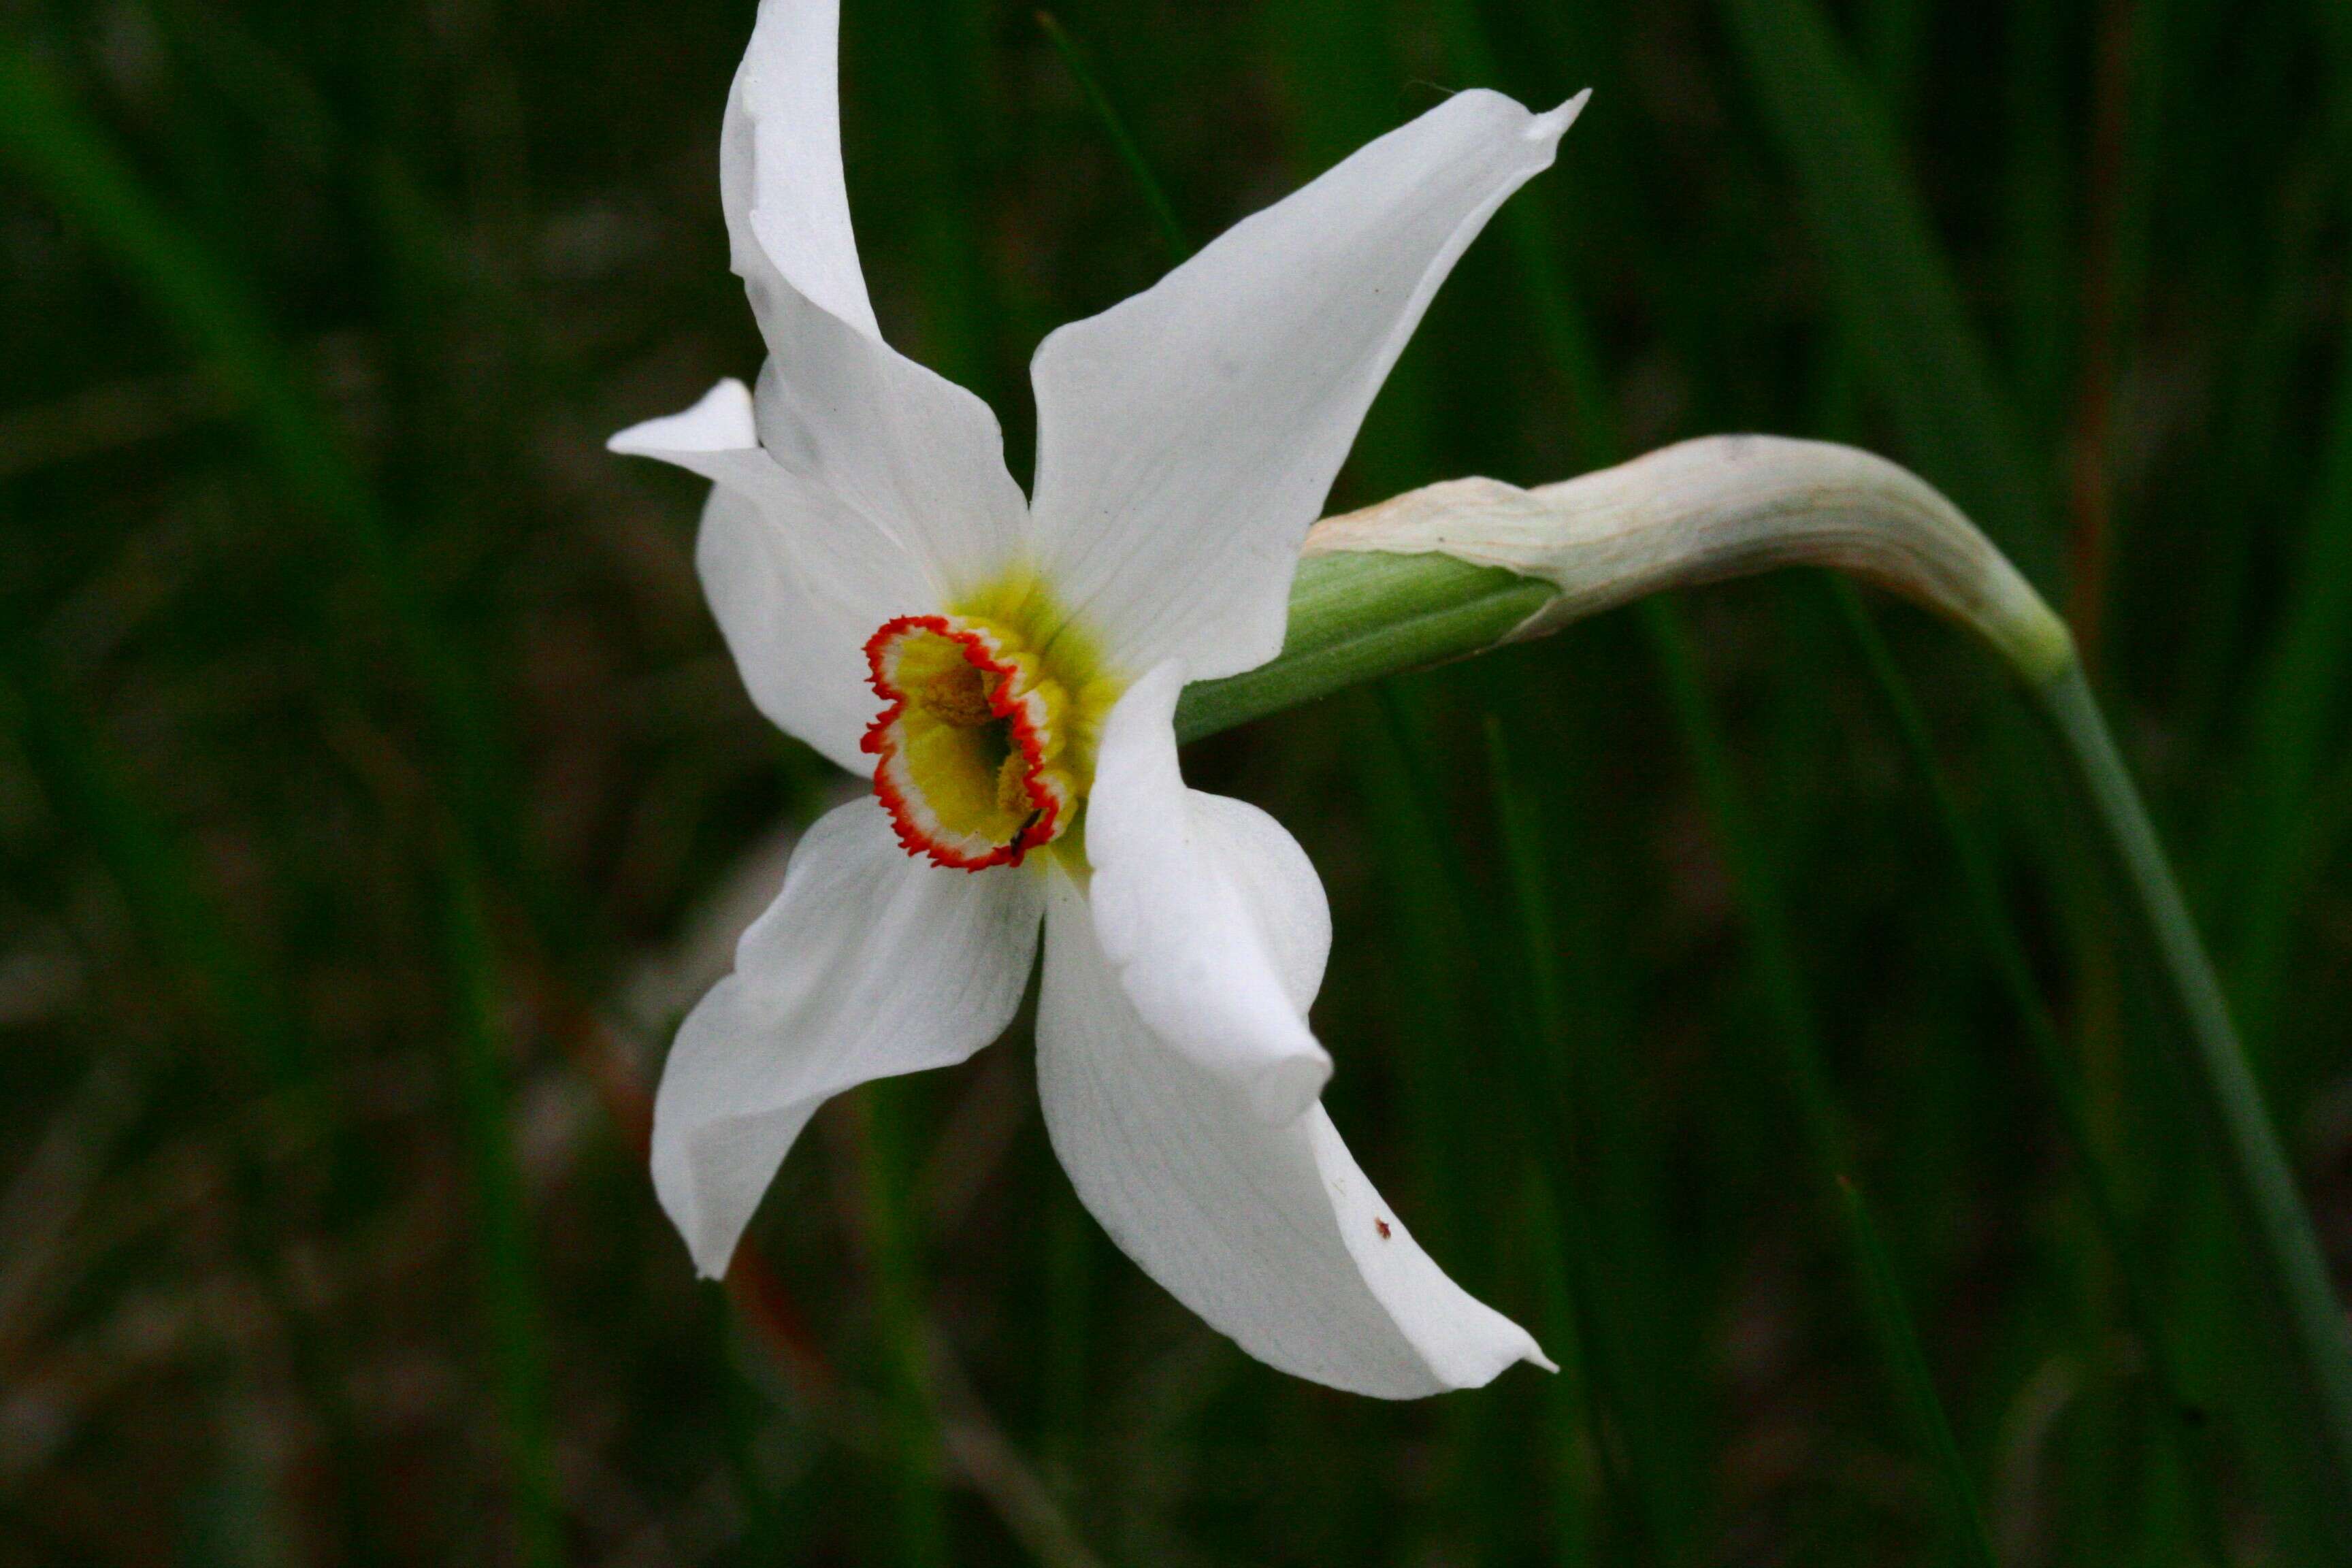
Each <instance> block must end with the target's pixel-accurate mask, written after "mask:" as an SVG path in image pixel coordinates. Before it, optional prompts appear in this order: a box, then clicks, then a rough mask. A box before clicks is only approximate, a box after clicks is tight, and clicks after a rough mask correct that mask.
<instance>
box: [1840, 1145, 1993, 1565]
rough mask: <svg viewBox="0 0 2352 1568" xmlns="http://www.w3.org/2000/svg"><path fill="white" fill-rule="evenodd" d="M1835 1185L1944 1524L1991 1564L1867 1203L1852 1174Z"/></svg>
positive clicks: (1963, 1467)
mask: <svg viewBox="0 0 2352 1568" xmlns="http://www.w3.org/2000/svg"><path fill="white" fill-rule="evenodd" d="M1837 1185H1838V1196H1839V1199H1840V1201H1841V1203H1842V1205H1843V1208H1844V1211H1845V1222H1846V1234H1847V1238H1848V1244H1849V1246H1850V1247H1852V1249H1853V1255H1854V1257H1855V1258H1856V1259H1857V1260H1858V1261H1859V1264H1860V1267H1861V1269H1862V1277H1863V1284H1864V1290H1863V1294H1864V1297H1865V1298H1866V1299H1867V1300H1868V1301H1869V1302H1870V1317H1871V1326H1872V1329H1873V1331H1874V1332H1875V1333H1876V1335H1877V1337H1878V1342H1879V1353H1880V1355H1881V1356H1882V1357H1883V1358H1884V1359H1885V1362H1886V1363H1887V1365H1888V1367H1889V1368H1890V1369H1891V1370H1892V1371H1893V1373H1894V1375H1895V1388H1896V1391H1897V1392H1898V1393H1899V1394H1901V1396H1902V1401H1903V1406H1904V1416H1905V1418H1906V1420H1907V1421H1908V1422H1909V1424H1910V1426H1911V1429H1912V1436H1913V1440H1914V1441H1915V1442H1916V1443H1917V1444H1918V1445H1919V1446H1920V1447H1922V1448H1925V1449H1926V1450H1927V1453H1928V1454H1929V1455H1930V1456H1931V1457H1932V1458H1933V1459H1934V1461H1935V1467H1936V1476H1937V1480H1938V1481H1939V1482H1940V1483H1941V1484H1942V1491H1943V1499H1944V1513H1945V1528H1946V1529H1947V1530H1948V1531H1949V1532H1950V1534H1951V1536H1952V1538H1953V1539H1954V1540H1955V1541H1957V1542H1958V1543H1959V1552H1958V1555H1959V1556H1960V1557H1961V1559H1962V1560H1963V1561H1966V1562H1968V1563H1973V1564H1975V1565H1976V1568H1994V1565H1995V1563H1996V1562H1997V1561H1998V1560H1997V1559H1996V1558H1995V1557H1994V1556H1993V1550H1992V1538H1991V1536H1990V1535H1989V1534H1987V1533H1986V1531H1985V1522H1984V1514H1983V1512H1982V1510H1979V1508H1978V1507H1977V1493H1976V1483H1975V1482H1973V1481H1971V1480H1970V1479H1969V1468H1968V1464H1967V1462H1966V1461H1965V1460H1963V1459H1962V1458H1960V1446H1959V1444H1958V1441H1957V1440H1955V1439H1954V1437H1953V1436H1952V1424H1951V1422H1950V1420H1949V1419H1948V1417H1946V1415H1944V1404H1943V1401H1942V1400H1941V1399H1940V1398H1938V1397H1937V1394H1936V1380H1935V1378H1934V1376H1933V1375H1932V1374H1930V1373H1929V1372H1928V1370H1927V1360H1926V1358H1924V1357H1923V1356H1921V1355H1920V1353H1919V1336H1918V1333H1917V1331H1916V1330H1915V1329H1914V1328H1913V1326H1912V1321H1911V1310H1910V1308H1909V1307H1908V1306H1907V1305H1906V1303H1905V1301H1904V1300H1903V1291H1902V1289H1901V1288H1900V1287H1899V1286H1897V1285H1896V1284H1895V1270H1894V1268H1892V1267H1891V1266H1889V1264H1888V1262H1887V1259H1886V1248H1885V1247H1884V1246H1883V1245H1882V1244H1881V1243H1880V1241H1879V1239H1878V1227H1877V1226H1875V1225H1874V1223H1872V1220H1871V1217H1870V1208H1869V1205H1868V1204H1866V1203H1865V1202H1864V1199H1863V1195H1862V1189H1861V1188H1860V1187H1859V1186H1857V1185H1855V1184H1854V1181H1853V1177H1851V1176H1840V1177H1839V1178H1838V1183H1837Z"/></svg>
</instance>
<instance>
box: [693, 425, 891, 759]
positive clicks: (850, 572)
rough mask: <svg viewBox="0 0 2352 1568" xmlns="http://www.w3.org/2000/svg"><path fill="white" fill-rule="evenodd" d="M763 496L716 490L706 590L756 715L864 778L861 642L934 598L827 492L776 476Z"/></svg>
mask: <svg viewBox="0 0 2352 1568" xmlns="http://www.w3.org/2000/svg"><path fill="white" fill-rule="evenodd" d="M765 460H766V459H765V458H762V459H761V461H763V462H764V461H765ZM763 494H764V499H755V497H754V495H753V494H752V493H751V492H749V491H746V490H744V489H738V488H736V487H735V486H732V485H724V484H722V485H718V486H715V487H713V488H712V489H711V492H710V500H709V503H708V504H707V505H705V506H704V508H703V510H702V532H701V535H700V537H699V538H698V539H697V540H696V542H695V548H694V563H695V565H696V566H697V568H698V569H699V570H700V572H701V574H702V587H703V592H704V593H705V594H706V595H709V600H710V609H711V613H712V614H713V615H715V616H718V618H719V629H720V630H721V631H723V632H725V633H726V635H727V646H728V648H729V649H730V651H731V652H732V653H733V654H734V656H735V668H737V669H738V670H739V671H740V672H741V674H742V677H743V684H744V686H745V687H746V688H747V689H749V690H750V691H751V700H752V701H754V702H756V703H758V704H759V706H760V711H761V712H762V713H765V714H766V715H767V716H768V717H769V719H770V720H771V721H773V722H774V723H775V725H776V727H777V728H778V729H781V730H782V731H784V732H785V733H786V734H788V735H794V736H797V737H799V738H800V739H801V740H803V741H805V742H808V743H809V744H810V745H812V746H814V747H815V748H816V749H817V750H818V751H819V752H823V753H824V755H825V756H826V757H827V758H828V759H830V760H831V761H832V762H833V763H834V764H835V766H837V767H841V768H845V769H847V770H848V771H849V772H851V773H872V772H873V771H874V759H873V758H872V757H869V756H867V755H866V754H865V753H864V752H861V751H860V750H859V749H858V742H860V741H861V740H863V739H864V738H865V734H866V726H867V725H868V724H870V723H872V722H873V721H874V717H875V715H876V714H877V713H878V712H879V711H880V710H881V707H882V700H881V699H880V698H878V697H877V696H876V695H875V694H874V689H873V687H872V686H871V685H869V684H868V683H867V680H866V673H867V671H866V639H867V638H868V637H872V636H873V635H874V631H875V628H876V627H877V626H880V625H881V624H882V623H883V622H884V621H886V620H888V619H889V618H891V617H892V616H902V615H911V614H917V613H919V612H922V611H925V610H928V609H929V608H931V607H932V605H933V604H934V603H935V601H933V600H932V599H930V598H929V587H928V586H927V584H925V582H924V580H923V577H922V575H921V574H920V573H919V571H918V570H917V569H916V567H915V564H914V563H913V562H912V561H911V560H910V559H909V558H908V556H907V554H906V552H903V551H901V550H900V549H899V548H898V545H897V543H896V542H893V541H891V540H889V539H887V538H885V537H884V536H882V535H880V534H878V533H877V532H875V531H874V530H873V529H872V528H871V527H870V526H869V525H868V524H866V521H864V520H863V519H861V518H859V517H857V516H856V514H855V513H853V512H850V511H848V510H846V509H845V508H843V507H841V506H840V505H839V504H838V503H836V502H834V501H833V500H831V498H829V497H827V496H826V495H825V494H824V491H822V490H820V489H816V488H815V487H814V486H806V485H799V484H796V483H794V482H793V480H792V479H791V478H790V476H788V475H785V474H782V472H781V471H780V470H779V471H778V472H776V473H775V474H774V475H773V476H772V479H771V481H770V482H769V483H768V484H767V485H765V486H764V487H763Z"/></svg>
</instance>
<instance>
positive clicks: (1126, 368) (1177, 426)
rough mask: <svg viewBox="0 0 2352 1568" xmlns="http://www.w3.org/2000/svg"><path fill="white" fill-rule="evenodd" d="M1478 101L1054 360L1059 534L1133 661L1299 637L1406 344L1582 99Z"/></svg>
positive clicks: (1050, 479)
mask: <svg viewBox="0 0 2352 1568" xmlns="http://www.w3.org/2000/svg"><path fill="white" fill-rule="evenodd" d="M1583 101H1584V100H1583V99H1582V98H1581V97H1579V98H1577V99H1575V100H1571V101H1570V102H1569V103H1568V104H1565V105H1563V106H1562V107H1561V108H1559V109H1558V110H1554V111H1553V112H1551V113H1549V114H1545V115H1530V114H1529V113H1528V111H1527V110H1524V109H1522V108H1520V107H1519V105H1517V103H1514V102H1512V101H1511V100H1509V99H1507V98H1503V97H1500V96H1498V95H1496V94H1495V93H1491V92H1484V91H1473V92H1464V93H1458V94H1456V95H1455V96H1454V97H1453V98H1451V99H1449V100H1446V101H1445V102H1444V103H1443V104H1441V105H1439V106H1438V107H1437V108H1435V109H1433V110H1430V111H1429V112H1428V113H1426V114H1424V115H1423V116H1422V117H1421V118H1420V119H1418V120H1416V121H1412V123H1411V124H1409V125H1406V126H1404V127H1402V129H1400V130H1397V131H1393V132H1390V133H1389V134H1388V135H1386V136H1383V137H1381V139H1380V140H1378V141H1377V142H1371V143H1370V145H1368V146H1366V147H1364V148H1363V149H1361V150H1360V151H1359V152H1358V153H1356V154H1355V155H1354V156H1353V157H1350V158H1349V159H1348V160H1347V161H1346V162H1345V163H1341V164H1339V166H1338V167H1337V168H1334V169H1332V170H1331V171H1329V172H1328V174H1324V175H1323V176H1322V177H1321V178H1319V179H1318V180H1316V181H1315V182H1314V183H1313V184H1309V185H1307V187H1306V188H1305V189H1303V190H1301V191H1299V192H1297V194H1296V195H1292V196H1290V197H1288V198H1287V199H1286V200H1284V201H1282V202H1280V203H1278V204H1276V205H1275V206H1272V207H1270V208H1268V209H1266V210H1265V211H1264V212H1260V213H1258V214H1256V215H1255V216H1251V217H1249V218H1246V219H1244V220H1243V221H1242V222H1241V223H1239V224H1236V225H1235V226H1234V227H1233V228H1232V229H1231V230H1229V231H1228V232H1227V233H1226V234H1224V235H1223V237H1220V238H1219V239H1218V240H1217V241H1216V242H1215V243H1214V244H1213V245H1211V246H1210V247H1208V248H1207V249H1205V250H1203V251H1202V252H1201V253H1200V254H1199V255H1198V256H1196V257H1194V258H1192V260H1190V261H1188V262H1186V263H1185V264H1184V265H1183V266H1181V267H1180V268H1177V269H1176V270H1175V271H1173V272H1171V273H1170V274H1169V275H1168V276H1167V277H1166V278H1164V279H1161V280H1160V282H1159V283H1158V284H1157V285H1155V286H1154V287H1152V288H1151V289H1147V290H1146V291H1144V292H1143V293H1141V294H1139V295H1137V296H1135V297H1134V298H1133V299H1131V300H1127V301H1126V302H1125V303H1123V304H1120V305H1118V306H1115V307H1113V308H1112V309H1111V310H1107V311H1105V312H1104V313H1103V314H1101V315H1099V316H1097V317H1094V318H1093V319H1092V320H1090V321H1080V322H1077V323H1076V324H1074V325H1072V326H1067V327H1064V328H1063V329H1062V330H1061V331H1057V332H1055V333H1054V335H1053V336H1051V337H1049V338H1047V339H1046V340H1045V344H1044V346H1043V347H1041V348H1040V349H1039V350H1038V351H1037V357H1036V361H1035V363H1034V365H1033V366H1032V372H1031V374H1032V376H1033V379H1034V381H1035V383H1036V388H1037V487H1036V504H1035V507H1034V511H1035V515H1036V528H1037V534H1038V541H1039V543H1038V549H1039V552H1040V554H1041V555H1042V557H1043V559H1044V562H1045V567H1046V570H1047V572H1048V574H1049V575H1050V576H1051V578H1052V580H1053V581H1054V582H1055V584H1056V586H1057V587H1058V589H1059V590H1060V592H1061V594H1062V595H1063V599H1064V602H1065V604H1066V605H1067V606H1068V607H1069V608H1070V609H1072V610H1073V611H1075V612H1076V613H1077V614H1079V615H1080V616H1083V617H1084V618H1085V619H1086V620H1087V622H1088V623H1089V624H1090V625H1091V626H1092V627H1093V629H1094V631H1095V634H1096V635H1097V637H1100V638H1102V639H1103V640H1104V641H1105V642H1106V644H1107V645H1108V649H1107V651H1108V653H1109V654H1110V655H1111V657H1112V658H1114V659H1115V660H1117V661H1118V662H1119V663H1121V664H1123V665H1124V666H1125V668H1129V669H1130V670H1140V669H1146V668H1150V667H1151V666H1152V665H1153V664H1156V663H1158V662H1159V661H1160V660H1161V659H1163V658H1182V659H1183V660H1184V661H1185V663H1186V665H1187V667H1188V668H1190V669H1191V671H1192V677H1193V679H1210V678H1213V677H1215V676H1221V675H1231V674H1234V673H1235V672H1237V671H1240V670H1244V669H1248V668H1252V667H1254V666H1255V665H1259V664H1263V663H1265V661H1266V660H1267V659H1270V658H1273V657H1274V656H1275V655H1276V653H1278V652H1280V651H1281V648H1282V633H1283V621H1284V612H1285V608H1286V601H1287V598H1288V595H1289V592H1290V579H1291V574H1292V572H1293V569H1294V568H1295V566H1296V564H1297V555H1298V546H1299V542H1300V541H1301V540H1302V539H1303V538H1305V537H1306V533H1307V525H1308V524H1310V523H1312V522H1313V521H1315V517H1316V514H1317V512H1318V510H1320V509H1321V507H1322V504H1323V499H1324V496H1325V494H1326V493H1327V492H1328V490H1329V489H1330V486H1331V479H1332V477H1333V476H1334V475H1335V474H1337V473H1338V472H1339V464H1340V462H1341V461H1342V460H1343V459H1344V458H1346V457H1347V455H1348V448H1349V446H1350V445H1351V444H1352V443H1353V442H1354V440H1355V437H1356V427H1357V426H1358V425H1359V424H1360V423H1361V422H1362V419H1363V416H1364V410H1365V408H1366V407H1367V406H1369V405H1370V403H1371V399H1372V395H1373V394H1374V393H1375V392H1377V391H1379V390H1380V385H1381V381H1382V380H1383V379H1384V378H1385V377H1386V376H1387V375H1388V373H1389V367H1390V365H1391V364H1392V363H1395V360H1396V356H1397V353H1398V352H1399V351H1400V350H1401V349H1402V347H1403V346H1404V342H1405V339H1406V338H1407V337H1409V336H1410V335H1411V334H1412V329H1413V327H1414V325H1415V324H1416V323H1417V322H1418V321H1420V320H1421V314H1422V311H1423V308H1424V307H1426V306H1427V304H1428V302H1429V298H1430V296H1431V295H1432V294H1433V292H1435V290H1436V289H1437V286H1438V284H1439V283H1440V282H1441V281H1443V280H1444V277H1445V275H1446V273H1447V272H1448V271H1449V270H1451V269H1452V268H1453V266H1454V259H1455V258H1457V257H1459V256H1460V255H1461V254H1462V251H1463V249H1464V247H1466V246H1467V245H1468V244H1469V243H1470V241H1471V239H1472V238H1473V237H1475V236H1476V234H1477V233H1478V230H1479V229H1480V228H1481V227H1482V226H1484V225H1485V224H1486V219H1487V217H1488V216H1489V215H1491V214H1492V213H1493V212H1494V210H1495V209H1496V207H1497V206H1499V205H1501V204H1502V202H1503V200H1504V198H1505V197H1507V196H1508V195H1510V194H1511V192H1513V191H1514V190H1516V189H1517V188H1518V186H1519V185H1520V184H1521V183H1522V182H1524V181H1525V180H1527V179H1528V177H1529V176H1530V175H1532V174H1536V173H1537V172H1538V170H1541V169H1543V168H1544V167H1545V166H1547V165H1548V164H1549V163H1550V162H1551V160H1552V152H1553V148H1554V145H1555V143H1557V142H1558V141H1559V136H1560V133H1561V132H1563V131H1565V130H1567V129H1568V126H1569V122H1570V121H1572V120H1573V119H1575V117H1576V114H1577V111H1578V110H1580V108H1581V107H1582V105H1583Z"/></svg>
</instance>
